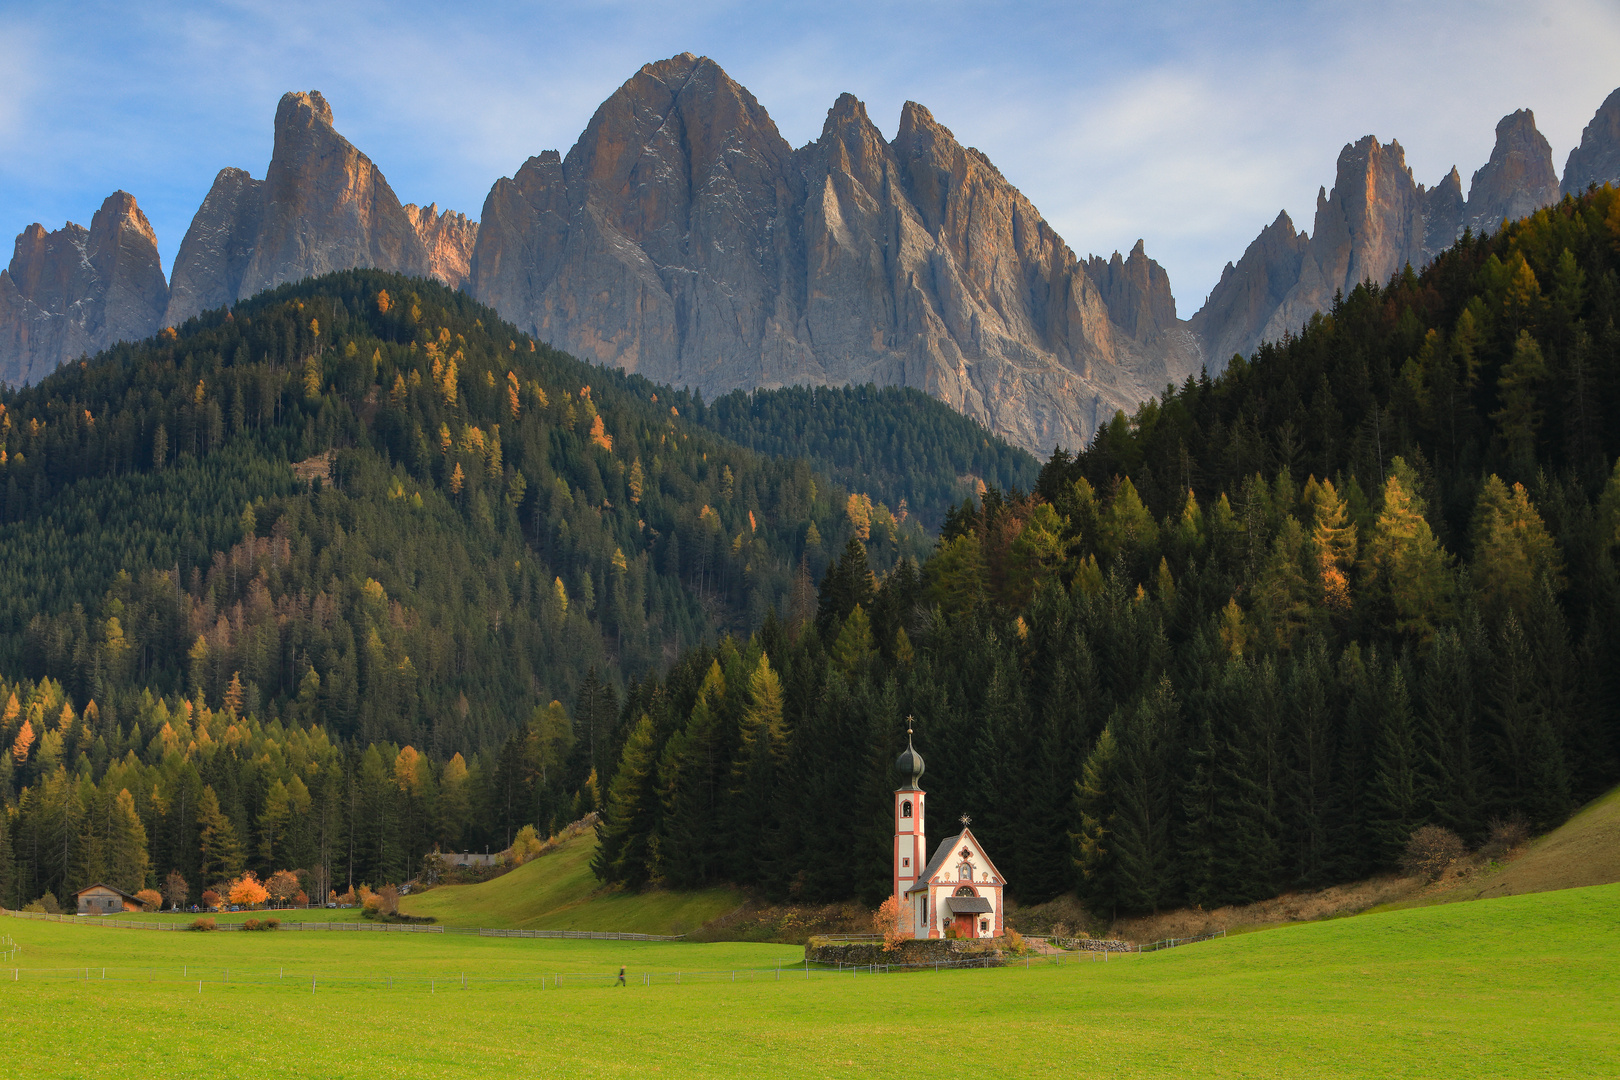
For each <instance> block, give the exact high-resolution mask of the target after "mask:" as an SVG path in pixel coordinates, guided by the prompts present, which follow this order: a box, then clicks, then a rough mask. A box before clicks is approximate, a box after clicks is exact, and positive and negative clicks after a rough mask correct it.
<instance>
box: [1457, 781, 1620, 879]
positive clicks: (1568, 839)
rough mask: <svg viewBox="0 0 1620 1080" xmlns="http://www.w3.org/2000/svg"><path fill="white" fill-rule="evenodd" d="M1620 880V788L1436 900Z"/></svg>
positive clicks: (1596, 800) (1594, 801)
mask: <svg viewBox="0 0 1620 1080" xmlns="http://www.w3.org/2000/svg"><path fill="white" fill-rule="evenodd" d="M1614 881H1620V787H1617V788H1615V789H1614V790H1613V791H1611V792H1609V793H1608V794H1607V795H1604V796H1603V797H1602V798H1599V799H1594V800H1593V801H1592V802H1590V803H1588V804H1587V805H1586V806H1585V807H1584V808H1582V810H1581V811H1580V812H1579V813H1577V814H1576V815H1575V816H1574V817H1572V818H1570V819H1569V820H1568V821H1566V822H1565V823H1564V824H1563V825H1561V826H1559V827H1558V828H1556V829H1554V830H1553V831H1552V832H1550V833H1548V834H1547V835H1546V836H1543V837H1540V838H1538V839H1536V840H1534V841H1533V842H1531V844H1530V847H1529V848H1528V850H1526V851H1525V852H1524V854H1522V855H1520V856H1519V857H1518V858H1516V859H1514V860H1513V861H1512V862H1510V863H1508V864H1507V865H1505V866H1503V867H1502V868H1501V869H1500V870H1497V871H1496V872H1494V873H1491V874H1486V875H1483V876H1481V877H1479V878H1477V879H1475V880H1474V881H1471V882H1469V883H1468V884H1466V885H1463V886H1460V887H1459V888H1456V889H1452V890H1450V891H1448V892H1446V893H1445V894H1443V895H1442V896H1440V897H1438V898H1437V899H1438V900H1440V901H1442V902H1445V903H1450V902H1452V901H1455V900H1474V899H1482V898H1485V897H1491V896H1517V895H1519V894H1520V893H1534V892H1547V891H1548V890H1551V889H1575V888H1580V887H1582V886H1585V885H1606V884H1608V883H1609V882H1614Z"/></svg>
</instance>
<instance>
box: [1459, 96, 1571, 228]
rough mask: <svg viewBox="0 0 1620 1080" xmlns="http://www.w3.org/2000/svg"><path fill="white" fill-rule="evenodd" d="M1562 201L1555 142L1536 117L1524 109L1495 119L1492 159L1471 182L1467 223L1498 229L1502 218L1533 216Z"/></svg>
mask: <svg viewBox="0 0 1620 1080" xmlns="http://www.w3.org/2000/svg"><path fill="white" fill-rule="evenodd" d="M1557 201H1558V170H1557V169H1556V168H1555V167H1554V166H1553V159H1552V147H1551V146H1549V145H1548V143H1547V139H1546V137H1545V136H1543V135H1542V134H1541V132H1539V131H1537V130H1536V117H1535V114H1534V113H1532V112H1531V111H1530V110H1529V109H1520V110H1519V111H1518V112H1513V113H1509V114H1508V115H1506V116H1504V117H1502V119H1501V120H1500V121H1499V122H1498V123H1497V125H1496V145H1495V146H1493V147H1492V148H1491V160H1489V161H1487V162H1486V163H1485V164H1484V165H1482V166H1480V168H1479V170H1478V171H1477V172H1475V173H1474V179H1473V181H1472V182H1471V183H1470V184H1469V185H1468V221H1467V224H1468V227H1469V228H1471V229H1473V230H1474V232H1475V233H1494V232H1496V231H1497V230H1498V229H1500V228H1501V227H1502V222H1504V221H1518V220H1519V219H1520V218H1523V217H1529V216H1530V215H1531V214H1533V213H1535V212H1536V211H1537V210H1540V209H1541V208H1542V207H1543V206H1547V205H1549V204H1550V203H1555V202H1557Z"/></svg>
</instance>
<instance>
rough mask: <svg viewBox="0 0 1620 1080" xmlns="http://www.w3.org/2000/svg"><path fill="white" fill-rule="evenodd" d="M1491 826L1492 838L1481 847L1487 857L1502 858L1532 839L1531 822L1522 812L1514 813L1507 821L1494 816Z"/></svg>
mask: <svg viewBox="0 0 1620 1080" xmlns="http://www.w3.org/2000/svg"><path fill="white" fill-rule="evenodd" d="M1490 828H1491V834H1490V838H1489V839H1487V840H1486V841H1485V844H1484V846H1483V847H1481V848H1480V849H1479V852H1480V854H1481V855H1484V856H1485V857H1486V858H1487V859H1493V860H1494V859H1500V858H1501V857H1502V856H1504V855H1506V854H1507V853H1508V852H1510V851H1512V850H1513V849H1514V848H1516V847H1518V846H1519V845H1520V844H1523V843H1525V842H1527V841H1528V840H1529V839H1530V823H1529V822H1527V821H1525V820H1524V815H1522V814H1514V815H1513V816H1511V817H1509V818H1508V819H1507V820H1505V821H1504V820H1503V819H1501V818H1492V819H1491V825H1490Z"/></svg>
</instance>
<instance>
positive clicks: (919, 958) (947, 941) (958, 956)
mask: <svg viewBox="0 0 1620 1080" xmlns="http://www.w3.org/2000/svg"><path fill="white" fill-rule="evenodd" d="M804 958H805V959H806V960H809V961H811V962H813V963H817V964H844V965H846V966H850V967H865V966H866V965H868V964H894V965H911V964H916V965H926V964H936V963H937V964H946V963H952V962H958V963H959V962H961V961H963V960H982V961H983V962H984V963H985V964H986V965H987V966H991V967H999V966H1000V965H1001V964H1003V963H1004V962H1005V960H1004V958H1003V954H1002V951H1001V949H1000V947H999V946H998V945H996V944H995V943H994V940H993V939H992V940H991V941H984V940H981V939H976V938H911V939H908V940H906V941H901V942H899V943H898V946H897V947H896V948H895V949H894V950H893V951H892V952H885V951H884V949H883V942H882V940H881V939H879V940H873V941H830V940H828V939H827V938H822V937H812V938H811V939H810V940H809V941H807V942H805V946H804Z"/></svg>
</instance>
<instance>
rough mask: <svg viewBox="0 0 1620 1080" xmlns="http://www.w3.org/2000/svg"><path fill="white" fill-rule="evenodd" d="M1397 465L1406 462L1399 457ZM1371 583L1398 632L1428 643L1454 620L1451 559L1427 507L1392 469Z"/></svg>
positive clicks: (1373, 544) (1370, 556)
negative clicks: (1426, 513)
mask: <svg viewBox="0 0 1620 1080" xmlns="http://www.w3.org/2000/svg"><path fill="white" fill-rule="evenodd" d="M1394 461H1395V464H1396V465H1397V466H1401V465H1402V464H1403V463H1402V462H1401V460H1400V459H1399V458H1396V459H1394ZM1366 561H1367V582H1368V587H1369V590H1370V591H1371V592H1373V594H1374V595H1375V596H1376V597H1377V600H1378V604H1379V607H1380V609H1381V610H1382V611H1383V612H1385V613H1387V617H1388V618H1389V620H1390V622H1391V624H1392V628H1393V629H1394V631H1395V632H1396V633H1398V634H1403V635H1409V636H1410V637H1412V638H1414V639H1415V640H1417V641H1419V642H1424V643H1427V642H1428V641H1429V640H1430V639H1431V638H1433V637H1434V633H1435V629H1436V628H1437V627H1438V626H1439V625H1441V624H1443V623H1445V622H1447V621H1449V620H1450V618H1451V611H1452V608H1451V597H1452V578H1451V569H1450V566H1449V565H1448V563H1449V559H1448V556H1447V555H1446V552H1445V550H1444V549H1443V548H1441V547H1440V542H1439V541H1438V540H1436V539H1435V535H1434V531H1433V530H1432V529H1430V528H1429V523H1428V522H1427V521H1426V520H1424V517H1423V510H1422V507H1421V505H1420V504H1419V503H1417V502H1416V501H1415V500H1414V498H1413V497H1412V495H1411V494H1410V493H1409V492H1408V491H1407V490H1406V488H1405V487H1404V486H1403V485H1402V483H1401V481H1400V478H1399V476H1398V475H1397V473H1394V472H1392V473H1391V474H1390V476H1389V479H1388V481H1387V482H1386V483H1385V484H1384V505H1383V508H1382V509H1381V510H1380V511H1379V513H1378V523H1377V526H1376V527H1375V528H1374V530H1373V536H1372V539H1371V540H1370V541H1369V542H1368V544H1367V549H1366Z"/></svg>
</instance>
